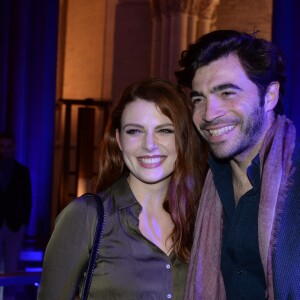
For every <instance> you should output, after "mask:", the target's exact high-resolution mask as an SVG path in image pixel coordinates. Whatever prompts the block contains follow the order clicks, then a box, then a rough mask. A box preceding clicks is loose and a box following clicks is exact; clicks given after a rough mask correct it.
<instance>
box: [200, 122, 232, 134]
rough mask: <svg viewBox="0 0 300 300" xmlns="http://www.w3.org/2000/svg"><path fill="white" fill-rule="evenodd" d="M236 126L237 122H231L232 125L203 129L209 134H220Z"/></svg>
mask: <svg viewBox="0 0 300 300" xmlns="http://www.w3.org/2000/svg"><path fill="white" fill-rule="evenodd" d="M236 126H237V124H233V125H227V126H223V127H219V128H215V129H209V128H203V130H205V131H206V132H208V133H209V134H210V135H211V136H220V135H222V134H225V133H227V132H229V131H231V130H233V129H234V128H235V127H236Z"/></svg>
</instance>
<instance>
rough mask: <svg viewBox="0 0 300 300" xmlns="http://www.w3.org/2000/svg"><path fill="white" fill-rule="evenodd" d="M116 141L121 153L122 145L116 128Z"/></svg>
mask: <svg viewBox="0 0 300 300" xmlns="http://www.w3.org/2000/svg"><path fill="white" fill-rule="evenodd" d="M116 140H117V143H118V146H119V148H120V150H121V151H123V149H122V144H121V137H120V131H119V129H118V128H117V129H116Z"/></svg>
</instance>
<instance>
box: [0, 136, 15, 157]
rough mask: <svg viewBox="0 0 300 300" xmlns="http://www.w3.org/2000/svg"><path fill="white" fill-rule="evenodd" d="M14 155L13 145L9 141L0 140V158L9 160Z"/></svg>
mask: <svg viewBox="0 0 300 300" xmlns="http://www.w3.org/2000/svg"><path fill="white" fill-rule="evenodd" d="M13 154H14V143H13V141H12V140H10V139H0V158H3V159H10V158H12V157H13Z"/></svg>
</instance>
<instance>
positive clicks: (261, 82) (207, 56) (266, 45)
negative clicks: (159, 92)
mask: <svg viewBox="0 0 300 300" xmlns="http://www.w3.org/2000/svg"><path fill="white" fill-rule="evenodd" d="M255 34H256V33H253V34H248V33H244V32H238V31H235V30H216V31H213V32H210V33H208V34H205V35H203V36H202V37H201V38H200V39H198V40H197V41H196V42H195V43H194V44H191V45H190V46H189V48H188V49H187V50H185V51H183V52H182V53H181V59H180V60H179V65H180V67H181V69H180V70H178V71H176V72H175V75H176V77H177V80H178V83H179V84H180V85H182V86H186V87H190V88H191V86H192V80H193V78H194V75H195V72H196V70H197V69H198V68H200V67H203V66H205V65H208V64H209V63H211V62H213V61H215V60H217V59H219V58H221V57H223V56H228V55H229V54H235V55H237V57H238V59H239V61H240V63H241V65H242V67H243V69H244V71H245V73H246V74H247V76H248V78H249V79H250V80H251V81H252V82H253V83H254V84H255V85H256V86H257V87H258V90H259V95H260V98H261V99H263V97H264V95H265V93H266V91H267V88H268V86H269V85H270V83H272V82H274V81H278V82H279V84H280V90H279V101H278V103H277V105H276V107H275V108H274V111H275V113H277V114H283V96H284V93H285V82H286V75H285V63H284V58H283V55H282V53H281V51H280V50H279V49H278V48H277V47H275V45H274V44H272V43H271V42H269V41H267V40H264V39H259V38H257V37H256V36H255Z"/></svg>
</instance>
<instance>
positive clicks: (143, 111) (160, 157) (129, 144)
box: [116, 99, 177, 184]
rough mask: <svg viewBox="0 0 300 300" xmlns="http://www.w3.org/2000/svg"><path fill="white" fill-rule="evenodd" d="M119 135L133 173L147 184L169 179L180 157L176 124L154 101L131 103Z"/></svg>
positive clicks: (117, 136)
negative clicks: (177, 147)
mask: <svg viewBox="0 0 300 300" xmlns="http://www.w3.org/2000/svg"><path fill="white" fill-rule="evenodd" d="M116 138H117V141H118V144H119V147H120V149H121V151H122V153H123V158H124V161H125V164H126V166H127V167H128V169H129V171H130V173H131V174H130V176H134V177H135V178H136V179H138V180H139V181H141V182H144V183H147V184H153V183H157V182H162V181H166V182H168V181H169V178H170V175H171V174H172V173H173V170H174V163H175V161H176V158H177V151H176V146H175V134H174V126H173V123H172V121H171V120H170V119H169V118H168V117H167V116H165V115H163V114H162V113H161V111H160V109H159V108H158V107H157V106H156V105H155V104H154V103H152V102H149V101H145V100H143V99H137V100H135V101H134V102H131V103H129V104H128V105H127V106H126V107H125V109H124V111H123V114H122V119H121V131H120V132H119V131H118V130H117V131H116Z"/></svg>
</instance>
